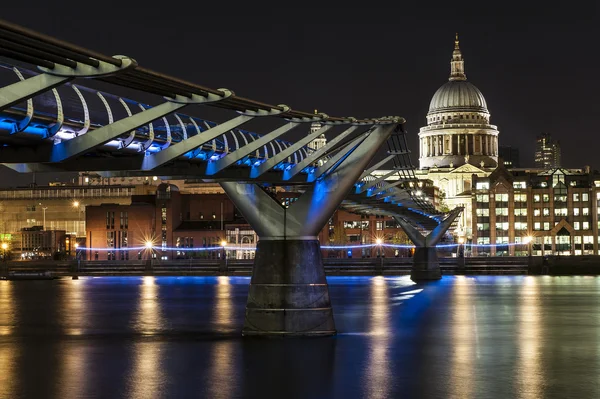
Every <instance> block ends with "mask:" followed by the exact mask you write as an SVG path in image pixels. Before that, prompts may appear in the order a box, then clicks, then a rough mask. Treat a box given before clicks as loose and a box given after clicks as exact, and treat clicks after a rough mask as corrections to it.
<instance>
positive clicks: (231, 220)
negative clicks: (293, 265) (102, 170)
mask: <svg viewBox="0 0 600 399" xmlns="http://www.w3.org/2000/svg"><path fill="white" fill-rule="evenodd" d="M422 189H423V190H424V192H429V191H432V190H433V189H434V187H431V186H430V187H423V188H422ZM432 194H433V193H432ZM273 195H274V196H276V198H277V199H278V200H279V201H280V202H281V205H282V206H284V207H289V206H293V203H294V201H296V199H297V198H298V197H299V196H300V195H301V193H298V192H285V191H277V192H274V193H273ZM85 216H86V230H87V231H86V242H87V243H88V245H87V247H86V248H85V249H83V250H82V253H83V256H82V259H88V260H116V261H118V260H135V259H152V258H155V259H163V260H171V259H189V258H193V259H203V258H204V259H218V258H221V256H222V254H223V252H222V251H218V250H211V251H209V250H207V249H208V248H213V249H214V248H215V247H220V246H221V245H222V242H223V241H226V242H227V246H228V247H232V249H228V250H227V253H226V256H227V258H228V259H253V258H254V255H255V248H256V244H257V242H258V236H257V235H256V233H255V232H254V230H253V229H252V227H251V226H250V225H249V224H248V223H247V222H246V221H245V219H244V218H243V215H241V214H240V213H239V212H238V210H237V209H236V208H235V206H234V205H233V203H232V202H231V201H230V200H229V198H228V197H227V196H226V195H225V194H186V193H182V192H180V191H179V189H178V187H177V186H175V185H174V184H168V183H162V184H160V185H159V186H158V187H157V190H156V193H155V194H154V195H139V196H138V195H134V196H133V197H132V198H131V201H130V203H129V204H117V203H105V204H101V205H92V206H88V207H87V210H86V215H85ZM318 238H319V240H320V242H321V245H324V246H326V245H337V246H344V245H356V244H375V243H376V242H377V240H378V239H381V240H382V241H383V242H386V243H397V244H405V245H406V244H410V241H408V238H407V237H406V235H405V234H404V232H403V231H402V229H401V228H400V227H399V226H398V225H397V224H396V222H395V221H394V220H393V219H392V218H390V217H387V216H383V215H376V214H372V215H359V214H354V213H350V212H347V211H344V210H341V209H339V210H337V211H336V213H335V214H334V215H333V216H332V218H331V219H330V220H329V223H328V224H327V225H326V226H324V228H323V229H322V230H321V232H320V233H319V234H318ZM147 243H151V246H152V247H153V249H152V250H149V249H147V248H145V246H146V244H147ZM129 248H131V249H129ZM190 248H193V250H191V249H190ZM407 253H408V250H405V251H402V250H393V249H390V248H384V247H373V248H348V249H339V250H328V249H324V250H323V256H329V257H344V258H347V257H372V256H373V257H374V256H402V255H406V254H407Z"/></svg>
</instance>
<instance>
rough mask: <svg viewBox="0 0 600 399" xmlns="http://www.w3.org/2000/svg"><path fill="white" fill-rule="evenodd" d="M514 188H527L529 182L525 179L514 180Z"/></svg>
mask: <svg viewBox="0 0 600 399" xmlns="http://www.w3.org/2000/svg"><path fill="white" fill-rule="evenodd" d="M513 188H527V183H525V182H524V181H516V182H513Z"/></svg>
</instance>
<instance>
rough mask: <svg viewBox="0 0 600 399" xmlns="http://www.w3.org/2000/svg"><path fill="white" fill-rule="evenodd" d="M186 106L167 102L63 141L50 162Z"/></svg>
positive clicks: (96, 144) (82, 150)
mask: <svg viewBox="0 0 600 399" xmlns="http://www.w3.org/2000/svg"><path fill="white" fill-rule="evenodd" d="M187 105H188V104H185V103H174V102H171V101H167V102H165V103H162V104H160V105H157V106H156V107H153V108H150V109H148V110H147V111H144V112H140V113H138V114H135V115H132V116H130V117H127V118H123V119H121V120H118V121H116V122H114V123H111V124H110V125H106V126H102V127H101V128H99V129H96V130H94V131H91V132H89V133H86V134H84V135H82V136H79V137H75V138H72V139H71V140H65V141H63V142H61V143H60V144H57V145H55V146H54V147H53V148H52V153H51V155H50V162H61V161H64V160H66V159H69V158H73V157H75V156H77V155H81V154H84V153H86V152H88V151H90V150H91V149H93V148H95V147H98V146H101V145H103V144H106V143H108V142H109V141H111V140H114V139H116V138H117V137H119V136H121V135H122V134H125V133H128V132H129V131H131V130H133V129H137V128H139V127H140V126H143V125H145V124H147V123H150V122H152V121H154V120H156V119H159V118H161V117H163V116H165V115H168V114H170V113H172V112H175V111H177V110H178V109H181V108H183V107H185V106H187Z"/></svg>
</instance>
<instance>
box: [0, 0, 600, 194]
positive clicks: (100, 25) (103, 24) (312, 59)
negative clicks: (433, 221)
mask: <svg viewBox="0 0 600 399" xmlns="http://www.w3.org/2000/svg"><path fill="white" fill-rule="evenodd" d="M38 3H39V4H38ZM323 3H325V2H323ZM351 3H352V2H347V3H346V4H345V5H344V6H343V7H340V6H333V5H331V6H329V5H325V4H320V5H318V6H316V5H314V4H313V5H310V4H307V3H305V2H291V3H289V2H286V3H272V4H270V5H269V6H267V5H264V6H262V5H258V4H257V2H252V4H251V5H236V4H234V3H232V2H225V1H221V2H218V3H217V2H210V3H208V2H204V1H196V2H191V1H190V2H180V3H178V2H176V1H169V2H161V3H157V4H156V5H157V6H156V7H152V2H144V3H134V2H130V1H121V2H118V3H112V4H111V3H110V2H98V3H93V2H81V1H79V2H40V1H23V2H8V3H7V4H3V7H2V11H3V12H2V18H4V19H6V20H8V21H11V22H14V23H18V24H21V25H23V26H26V27H28V28H32V29H35V30H38V31H40V32H42V33H46V34H48V35H51V36H55V37H57V38H60V39H63V40H67V41H70V42H73V43H75V44H78V45H81V46H85V47H88V48H90V49H93V50H96V51H99V52H102V53H105V54H125V55H128V56H130V57H132V58H135V59H136V60H137V61H138V63H139V64H140V65H141V66H144V67H146V68H149V69H153V70H156V71H159V72H163V73H166V74H170V75H173V76H176V77H179V78H183V79H186V80H190V81H193V82H196V83H199V84H201V85H205V86H208V87H213V88H220V87H225V88H229V89H231V90H233V91H234V92H235V93H236V94H238V95H240V96H243V97H247V98H252V99H256V100H260V101H265V102H270V103H274V104H281V103H284V104H287V105H289V106H291V107H292V108H294V109H298V110H305V111H311V110H313V109H315V108H316V109H318V110H319V111H322V112H325V113H327V114H329V115H332V116H354V117H357V118H361V117H377V116H384V115H399V116H403V117H405V118H406V120H407V124H406V127H407V131H408V132H409V136H408V140H409V144H410V147H411V149H412V150H413V153H414V154H415V155H414V156H413V163H414V164H415V165H418V139H417V133H418V131H419V128H420V127H421V126H423V125H424V124H425V115H426V113H427V110H428V107H429V101H430V100H431V97H432V96H433V94H434V93H435V91H436V90H437V89H438V88H439V87H440V86H441V85H442V84H443V83H445V82H446V81H447V79H448V75H449V71H450V58H451V54H452V49H453V45H454V33H455V32H458V33H459V35H460V43H461V49H462V52H463V57H464V59H465V69H466V74H467V78H468V80H469V81H470V82H472V83H473V84H475V85H476V86H477V87H478V88H479V89H480V90H481V91H482V93H483V95H484V96H485V98H486V100H487V103H488V108H489V110H490V113H491V123H492V124H495V125H497V126H498V129H499V131H500V145H512V146H517V147H518V148H519V149H520V152H521V164H522V166H533V151H534V141H535V136H536V135H538V134H539V133H541V132H548V133H550V134H551V135H552V136H553V138H555V139H557V140H560V142H561V145H562V154H563V166H565V167H571V168H579V167H583V166H584V165H590V166H591V167H592V168H593V169H600V158H599V157H598V156H597V152H598V146H599V144H600V138H599V136H600V129H599V128H598V125H597V119H598V113H599V111H600V100H599V98H600V96H599V93H600V78H599V75H600V68H599V66H600V56H599V47H598V41H599V39H600V18H599V17H598V5H597V2H592V1H589V2H573V3H566V2H563V3H560V4H561V6H560V7H554V6H550V5H549V4H550V3H548V2H536V4H529V2H521V3H514V4H512V5H510V4H507V3H505V2H503V4H504V5H503V6H501V7H500V6H499V7H497V6H493V5H491V4H492V2H483V1H482V2H477V3H467V2H445V3H440V4H439V5H436V4H433V3H432V2H423V1H421V2H408V1H396V2H386V3H387V4H385V3H384V4H385V6H384V4H381V5H378V4H376V3H375V2H354V3H355V4H356V6H351V5H349V4H351ZM354 3H352V4H354ZM413 3H417V4H413ZM496 3H499V2H496ZM159 4H160V7H158V5H159ZM575 4H578V6H577V7H574V6H573V5H575ZM568 7H571V8H568ZM80 83H81V84H85V82H81V81H80ZM130 97H132V98H134V99H136V98H137V97H136V96H135V95H133V94H132V95H131V96H130ZM184 112H189V109H186V110H185V111H184ZM190 113H193V112H190ZM262 133H264V132H262ZM6 176H8V175H6ZM3 181H4V182H5V183H7V182H13V183H14V180H13V179H12V178H10V179H6V178H5V179H3ZM23 181H25V182H29V181H30V178H26V179H24V180H22V181H21V182H19V184H21V183H22V182H23Z"/></svg>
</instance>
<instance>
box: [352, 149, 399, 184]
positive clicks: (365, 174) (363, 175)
mask: <svg viewBox="0 0 600 399" xmlns="http://www.w3.org/2000/svg"><path fill="white" fill-rule="evenodd" d="M395 156H396V155H395V154H391V155H388V156H387V157H385V158H383V159H382V160H381V161H379V162H377V163H376V164H375V165H373V166H371V167H370V168H369V169H367V170H365V171H364V173H363V174H362V175H360V178H359V179H358V180H362V179H364V178H365V177H367V176H369V175H370V174H371V173H373V171H375V170H377V169H379V167H380V166H383V165H385V164H386V163H388V162H389V161H391V160H392V158H394V157H395Z"/></svg>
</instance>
